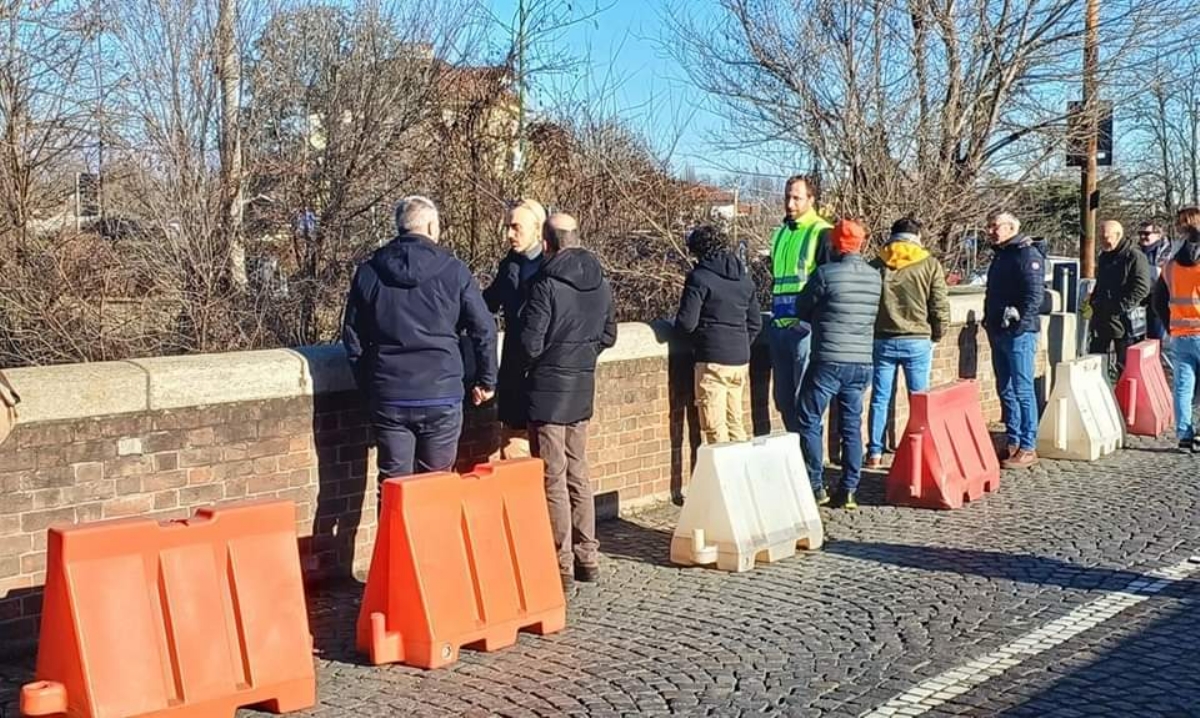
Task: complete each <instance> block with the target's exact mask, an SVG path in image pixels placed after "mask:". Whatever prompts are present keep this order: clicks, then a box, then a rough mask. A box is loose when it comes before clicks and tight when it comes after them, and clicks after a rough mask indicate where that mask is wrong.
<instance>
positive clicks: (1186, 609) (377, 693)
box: [0, 439, 1200, 718]
mask: <svg viewBox="0 0 1200 718" xmlns="http://www.w3.org/2000/svg"><path fill="white" fill-rule="evenodd" d="M1171 443H1172V442H1168V441H1165V440H1164V441H1148V440H1138V439H1133V440H1132V441H1131V444H1132V448H1130V449H1127V450H1125V451H1122V452H1120V453H1118V454H1117V455H1115V456H1112V457H1109V458H1106V459H1103V460H1101V461H1099V462H1096V463H1092V464H1082V463H1070V462H1043V464H1042V465H1041V466H1040V467H1039V468H1037V469H1035V470H1033V471H1030V472H1025V473H1023V474H1014V473H1006V474H1005V476H1004V477H1003V480H1002V484H1001V487H1000V490H999V492H998V493H996V494H993V495H989V496H988V497H986V498H985V499H984V500H983V501H982V502H980V503H977V504H975V505H972V506H968V507H966V508H964V509H962V510H959V511H953V512H936V511H926V510H916V509H898V508H893V507H889V506H885V505H883V502H882V491H881V489H880V479H881V476H880V475H879V474H868V477H867V478H866V479H864V493H865V497H864V499H865V500H864V501H863V503H864V505H863V507H862V509H861V510H860V511H858V512H855V513H848V512H842V511H836V510H833V511H826V512H824V515H825V519H826V532H827V537H828V544H827V546H826V547H825V549H824V550H823V551H820V552H816V553H811V554H805V555H801V556H798V557H796V558H794V559H788V560H786V561H782V562H780V563H777V564H773V565H766V566H760V567H758V568H756V569H755V570H754V571H752V572H750V573H747V574H740V575H730V574H725V573H720V572H717V571H714V570H707V569H692V568H689V569H681V568H677V567H673V566H671V565H670V564H669V563H668V562H667V560H666V558H667V553H668V545H669V541H670V530H671V527H672V525H673V521H674V517H675V516H676V515H677V512H678V509H676V508H675V507H673V506H662V507H659V508H656V509H654V510H652V511H649V512H647V513H645V514H642V515H640V516H637V517H635V518H632V519H626V520H620V521H614V522H610V523H607V524H605V525H603V527H602V534H601V539H602V541H603V545H602V549H603V551H604V553H605V562H604V565H603V582H602V583H601V584H598V585H580V586H577V587H576V588H575V589H574V590H573V592H572V594H571V595H570V602H569V626H568V629H567V630H566V631H565V632H563V633H561V634H558V635H555V636H549V637H536V636H522V637H521V639H520V642H519V643H518V645H517V646H515V647H513V648H510V649H506V650H503V651H500V652H497V653H491V654H484V653H475V652H471V651H463V654H462V658H461V660H460V661H459V662H458V663H457V664H455V665H454V666H452V667H450V668H447V669H442V670H438V671H428V672H427V671H419V670H414V669H409V668H405V667H402V666H388V667H382V668H373V667H369V666H365V665H363V664H362V662H361V659H360V658H359V657H358V656H357V655H356V654H355V652H354V650H353V626H354V618H355V615H356V611H357V598H358V594H359V593H360V592H361V587H360V586H357V585H355V586H343V587H339V588H336V589H326V590H324V591H322V592H320V593H319V594H317V595H314V596H313V597H312V598H311V600H310V603H311V610H312V613H313V621H314V632H315V634H316V639H317V647H318V651H319V656H318V658H317V662H318V674H319V680H320V686H319V694H320V703H319V705H318V706H317V708H315V709H313V710H311V711H309V712H307V713H306V714H305V715H311V716H329V717H332V716H492V715H495V716H560V715H563V716H576V715H578V716H584V715H587V716H624V715H642V716H655V715H713V716H743V715H744V716H752V715H781V716H859V715H863V714H865V713H867V712H870V711H872V710H875V709H878V708H879V707H880V706H884V705H887V704H888V702H889V701H890V700H892V699H894V698H896V697H897V696H898V695H900V694H904V693H905V692H906V691H911V690H912V689H913V688H914V686H918V684H921V683H922V682H923V681H926V680H928V679H931V678H934V677H936V676H939V675H940V674H943V673H945V672H947V671H951V672H953V671H954V670H955V669H956V668H958V667H960V666H964V665H966V664H968V663H970V662H971V661H973V660H975V659H978V658H980V657H981V656H985V655H986V654H988V653H989V652H992V651H995V650H996V649H998V648H1001V647H1003V646H1005V645H1006V644H1010V643H1011V642H1013V641H1018V640H1019V639H1021V638H1022V636H1025V635H1026V634H1029V633H1030V632H1032V631H1035V630H1036V629H1038V628H1040V627H1043V626H1045V625H1047V624H1049V623H1051V622H1053V621H1055V620H1056V619H1061V618H1063V617H1064V616H1068V614H1071V613H1072V611H1074V610H1075V609H1078V608H1080V607H1084V606H1086V605H1087V604H1089V603H1091V602H1094V601H1097V600H1098V599H1103V598H1104V597H1105V596H1107V595H1109V594H1110V593H1112V592H1119V591H1121V590H1123V589H1125V588H1127V587H1128V586H1129V585H1130V584H1131V583H1135V582H1137V581H1139V579H1141V578H1142V576H1143V574H1144V573H1145V572H1147V571H1150V570H1153V569H1157V568H1160V567H1163V566H1168V565H1173V564H1178V563H1180V562H1186V560H1187V559H1188V558H1189V557H1190V556H1192V555H1200V456H1195V457H1194V456H1191V455H1179V454H1176V453H1174V452H1173V450H1172V449H1171ZM1196 577H1200V572H1197V573H1196V574H1194V575H1193V576H1192V577H1189V578H1185V579H1182V580H1178V581H1173V582H1171V583H1170V585H1167V586H1166V587H1165V588H1163V589H1162V590H1161V591H1159V592H1157V593H1155V594H1154V595H1152V596H1148V597H1147V598H1145V600H1142V601H1141V602H1140V603H1137V604H1136V605H1134V606H1132V607H1130V608H1128V609H1125V610H1123V611H1122V612H1120V613H1119V614H1117V615H1115V616H1113V617H1112V618H1110V619H1108V620H1105V621H1104V622H1103V623H1101V624H1100V625H1098V626H1096V627H1094V628H1090V629H1088V630H1086V631H1083V632H1081V633H1078V635H1074V636H1072V637H1071V638H1069V639H1067V640H1065V641H1064V642H1062V643H1060V644H1058V645H1056V646H1054V647H1053V648H1050V649H1049V650H1045V651H1044V652H1041V653H1039V654H1037V655H1032V656H1029V657H1026V658H1025V659H1024V660H1023V661H1022V662H1020V663H1019V664H1018V665H1015V666H1012V667H1009V668H1008V669H1007V670H1006V671H1004V672H1003V673H1002V674H1001V675H998V676H995V677H992V678H991V679H990V680H987V681H986V682H982V683H980V684H979V685H976V686H974V687H972V688H971V689H970V690H968V691H966V692H965V693H962V694H961V695H958V696H956V697H954V698H953V699H952V700H948V701H946V702H944V703H942V704H941V705H938V706H937V707H935V708H929V709H928V712H926V713H924V714H925V715H930V716H947V715H971V716H997V715H999V716H1062V717H1064V718H1067V717H1070V716H1172V717H1182V716H1200V610H1198V609H1200V605H1198V604H1200V582H1198V581H1197V580H1195V578H1196ZM1085 610H1086V609H1085ZM29 670H30V664H29V663H28V662H26V663H22V664H11V663H10V664H8V665H3V666H0V699H3V700H4V702H5V703H7V704H8V705H10V706H11V705H12V701H13V699H14V696H15V689H16V687H17V686H18V685H19V684H20V683H21V682H22V681H24V680H28V678H29ZM10 710H12V709H11V708H10ZM923 710H926V708H921V707H919V706H914V707H913V708H911V709H905V710H904V711H900V712H896V713H895V714H896V715H915V714H919V713H921V711H923ZM242 714H243V715H245V716H251V715H258V714H256V713H254V712H252V711H243V713H242Z"/></svg>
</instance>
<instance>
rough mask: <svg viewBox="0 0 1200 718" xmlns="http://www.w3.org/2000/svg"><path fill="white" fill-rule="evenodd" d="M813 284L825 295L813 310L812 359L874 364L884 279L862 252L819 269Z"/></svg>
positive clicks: (815, 361)
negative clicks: (877, 316)
mask: <svg viewBox="0 0 1200 718" xmlns="http://www.w3.org/2000/svg"><path fill="white" fill-rule="evenodd" d="M809 281H810V283H811V284H815V285H817V287H815V288H814V291H819V292H820V293H821V296H822V298H821V299H820V301H819V302H817V303H816V304H815V305H814V306H813V309H812V325H813V340H812V341H813V343H812V347H813V348H812V361H813V362H814V363H818V362H827V363H836V364H867V365H870V364H871V363H872V361H873V356H874V336H875V317H876V315H877V314H878V313H879V297H880V293H881V292H882V290H883V282H882V280H881V279H880V277H879V272H878V271H876V270H875V269H874V268H873V267H871V265H869V264H867V262H866V261H864V260H863V258H862V256H861V255H859V254H848V255H844V256H842V257H840V258H839V259H837V260H835V261H833V262H830V263H829V264H823V265H821V266H820V267H818V268H817V271H816V273H815V274H814V275H813V278H812V279H811V280H809Z"/></svg>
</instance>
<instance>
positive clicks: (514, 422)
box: [483, 199, 546, 460]
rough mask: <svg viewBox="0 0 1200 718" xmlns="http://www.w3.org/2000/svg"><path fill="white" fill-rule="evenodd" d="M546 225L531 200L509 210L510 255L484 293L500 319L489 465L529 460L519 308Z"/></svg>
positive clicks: (539, 255)
mask: <svg viewBox="0 0 1200 718" xmlns="http://www.w3.org/2000/svg"><path fill="white" fill-rule="evenodd" d="M545 221H546V210H545V209H543V208H542V205H541V204H539V203H538V202H535V201H534V200H531V199H525V200H521V201H520V202H518V203H517V204H515V205H514V206H513V207H511V208H510V209H509V210H508V213H507V214H506V215H505V220H504V223H505V225H506V228H507V229H506V232H507V235H508V246H509V251H508V254H507V255H505V257H504V259H502V260H500V266H499V268H498V269H497V270H496V278H495V279H494V280H492V283H491V284H490V285H489V286H488V288H487V289H485V290H483V299H484V301H486V302H487V305H488V309H489V310H491V311H492V313H497V312H499V313H502V314H503V315H504V343H503V345H502V346H501V348H500V379H499V383H498V386H497V394H498V396H497V401H498V402H499V404H500V406H499V417H498V418H499V419H500V423H501V425H502V427H503V428H502V431H501V439H500V450H499V451H498V452H496V454H494V455H493V456H492V458H493V460H495V459H515V458H520V457H525V456H529V437H528V435H527V433H526V430H525V423H526V421H527V419H528V417H527V414H528V411H529V406H528V404H529V401H528V397H527V396H525V387H524V382H525V369H526V364H528V358H527V357H526V356H525V351H524V350H523V349H522V348H521V329H522V326H521V307H522V306H523V305H524V304H525V300H526V299H527V298H528V296H529V282H530V281H531V280H532V279H533V276H534V275H535V274H537V272H538V270H539V269H541V267H542V263H543V262H544V260H545V257H544V256H543V254H542V225H543V224H544V223H545Z"/></svg>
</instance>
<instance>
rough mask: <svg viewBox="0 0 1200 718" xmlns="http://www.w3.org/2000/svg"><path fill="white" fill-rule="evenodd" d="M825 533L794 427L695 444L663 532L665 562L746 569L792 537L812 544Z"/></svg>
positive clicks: (786, 546) (789, 549) (783, 554)
mask: <svg viewBox="0 0 1200 718" xmlns="http://www.w3.org/2000/svg"><path fill="white" fill-rule="evenodd" d="M824 540H825V532H824V529H823V527H822V525H821V515H820V513H819V512H818V511H817V504H816V501H815V500H814V499H813V494H812V487H811V486H810V485H809V483H808V472H807V471H806V470H805V468H804V458H803V456H802V455H801V453H800V438H799V437H798V436H797V435H795V434H782V433H781V434H772V435H770V436H764V437H758V438H755V439H753V440H751V441H746V442H738V443H727V444H709V445H705V446H701V447H700V450H699V453H698V456H697V458H696V468H695V471H693V472H692V481H691V483H690V484H689V485H688V494H687V501H686V502H684V505H683V511H682V513H681V514H680V515H679V525H678V526H677V527H676V528H675V535H674V537H673V538H672V539H671V562H672V563H677V564H682V565H686V566H691V565H709V564H714V563H715V564H716V565H717V568H719V569H721V570H722V571H748V570H750V569H751V568H753V567H754V562H755V560H761V561H768V562H770V561H778V560H780V559H784V558H788V557H789V556H794V555H795V554H796V545H797V544H798V543H799V544H801V545H802V546H804V547H805V548H808V549H818V548H820V547H821V544H822V543H824Z"/></svg>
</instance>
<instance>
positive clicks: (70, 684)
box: [20, 501, 316, 718]
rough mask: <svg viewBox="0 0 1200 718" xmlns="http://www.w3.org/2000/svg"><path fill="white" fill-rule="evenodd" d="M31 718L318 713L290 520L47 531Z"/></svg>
mask: <svg viewBox="0 0 1200 718" xmlns="http://www.w3.org/2000/svg"><path fill="white" fill-rule="evenodd" d="M36 677H37V679H38V680H37V681H36V682H34V683H30V684H28V685H26V686H24V687H23V688H22V690H21V696H20V707H21V713H22V715H26V716H52V715H61V714H67V715H69V716H70V717H71V718H110V717H112V718H116V717H118V716H122V717H124V716H136V717H137V718H202V717H203V718H213V717H214V716H229V717H230V718H232V716H233V715H234V714H235V712H236V711H237V709H238V708H241V707H247V706H261V707H263V708H265V709H266V710H269V711H273V712H277V713H278V712H289V711H295V710H300V709H303V708H306V707H309V706H312V705H313V704H315V703H316V675H315V671H314V668H313V660H312V636H311V634H310V633H309V630H308V613H307V608H306V603H305V597H304V586H303V581H302V578H301V573H300V556H299V550H298V547H297V542H296V529H295V506H294V504H292V502H290V501H250V502H242V503H238V504H231V505H226V506H222V507H220V508H215V509H201V510H200V511H198V512H197V513H196V515H195V516H193V517H191V518H189V519H184V520H181V521H169V522H164V523H161V524H160V523H158V522H156V521H154V520H150V519H120V520H116V521H100V522H95V523H90V524H82V525H77V526H66V527H57V526H56V527H51V529H50V530H49V536H48V545H47V571H46V588H45V598H44V600H43V611H42V628H41V636H40V639H39V646H38V659H37V669H36Z"/></svg>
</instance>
